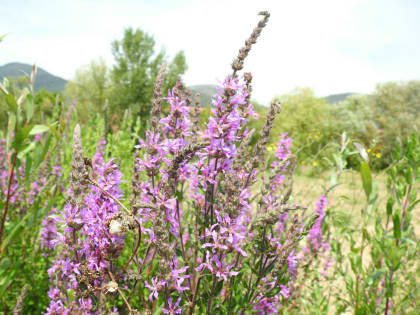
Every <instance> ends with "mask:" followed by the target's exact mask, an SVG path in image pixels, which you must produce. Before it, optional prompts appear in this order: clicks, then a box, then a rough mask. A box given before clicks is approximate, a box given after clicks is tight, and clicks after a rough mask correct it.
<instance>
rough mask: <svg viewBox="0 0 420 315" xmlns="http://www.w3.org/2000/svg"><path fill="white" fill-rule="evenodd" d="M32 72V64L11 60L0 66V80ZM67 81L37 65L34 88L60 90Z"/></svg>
mask: <svg viewBox="0 0 420 315" xmlns="http://www.w3.org/2000/svg"><path fill="white" fill-rule="evenodd" d="M31 72H32V65H29V64H26V63H19V62H11V63H8V64H6V65H4V66H0V81H3V78H5V77H13V78H17V77H21V76H23V75H25V73H27V74H30V73H31ZM66 83H67V81H66V80H64V79H63V78H60V77H57V76H55V75H52V74H51V73H49V72H48V71H46V70H44V69H42V68H40V67H38V70H37V75H36V80H35V86H34V88H35V90H36V91H38V90H39V89H41V88H44V89H46V90H47V91H50V92H61V91H63V90H64V86H65V85H66Z"/></svg>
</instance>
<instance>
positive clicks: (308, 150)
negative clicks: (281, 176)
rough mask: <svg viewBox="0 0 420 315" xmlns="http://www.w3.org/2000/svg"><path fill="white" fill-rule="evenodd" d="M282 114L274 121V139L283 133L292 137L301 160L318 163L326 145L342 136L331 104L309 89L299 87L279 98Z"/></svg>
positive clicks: (324, 152) (295, 150)
mask: <svg viewBox="0 0 420 315" xmlns="http://www.w3.org/2000/svg"><path fill="white" fill-rule="evenodd" d="M277 100H278V101H280V103H281V113H280V115H278V117H277V118H276V121H275V126H274V129H273V133H272V139H273V140H277V139H278V138H279V135H280V134H281V133H283V132H288V134H289V136H291V137H292V138H293V147H294V152H296V153H297V157H298V159H299V160H301V161H303V160H306V159H309V160H313V161H316V163H319V160H321V157H322V156H323V155H324V154H327V152H326V149H327V148H326V146H327V144H328V143H330V141H331V140H332V139H335V138H338V137H339V135H340V132H339V130H337V128H336V125H335V121H334V120H333V119H332V111H331V106H330V105H329V104H328V103H327V102H326V100H325V99H324V98H320V97H316V96H315V94H314V92H313V90H312V89H310V88H297V89H295V90H294V91H293V92H292V93H289V94H285V95H282V96H280V97H278V98H277Z"/></svg>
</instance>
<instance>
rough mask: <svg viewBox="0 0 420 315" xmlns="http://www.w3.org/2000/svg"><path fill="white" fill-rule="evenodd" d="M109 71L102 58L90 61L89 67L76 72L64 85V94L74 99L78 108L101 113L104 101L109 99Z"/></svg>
mask: <svg viewBox="0 0 420 315" xmlns="http://www.w3.org/2000/svg"><path fill="white" fill-rule="evenodd" d="M109 87H110V79H109V70H108V67H107V65H106V63H105V61H104V60H103V59H102V58H99V59H98V60H96V61H95V60H92V61H91V62H90V64H89V65H86V66H83V67H80V68H79V69H77V70H76V74H75V76H74V78H73V79H72V80H71V81H69V82H68V83H67V85H66V89H65V91H64V94H65V95H66V97H67V98H71V99H75V100H77V102H78V108H79V109H80V108H82V107H83V108H85V107H87V108H86V109H89V108H90V109H93V111H94V112H95V113H102V112H103V107H104V104H105V100H106V99H107V98H108V97H109Z"/></svg>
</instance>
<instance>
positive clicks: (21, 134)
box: [12, 125, 32, 152]
mask: <svg viewBox="0 0 420 315" xmlns="http://www.w3.org/2000/svg"><path fill="white" fill-rule="evenodd" d="M31 128H32V126H31V125H28V126H24V127H22V128H20V129H18V132H17V133H16V135H15V138H14V139H13V140H14V141H13V143H12V146H13V148H15V150H16V152H19V151H20V150H21V149H22V146H23V143H24V142H25V140H26V139H27V138H28V135H29V132H30V130H31Z"/></svg>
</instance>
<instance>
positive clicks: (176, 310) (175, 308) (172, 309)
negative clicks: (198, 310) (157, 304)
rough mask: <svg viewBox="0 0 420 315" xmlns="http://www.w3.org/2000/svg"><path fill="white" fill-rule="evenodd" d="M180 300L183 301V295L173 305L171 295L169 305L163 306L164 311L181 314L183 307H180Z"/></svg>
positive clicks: (165, 312)
mask: <svg viewBox="0 0 420 315" xmlns="http://www.w3.org/2000/svg"><path fill="white" fill-rule="evenodd" d="M179 302H181V297H179V298H178V300H177V301H176V303H175V304H173V305H172V298H171V297H170V298H169V299H168V306H167V307H164V308H162V312H163V313H164V314H169V315H174V314H181V313H182V309H181V308H179V307H178V305H179Z"/></svg>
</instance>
